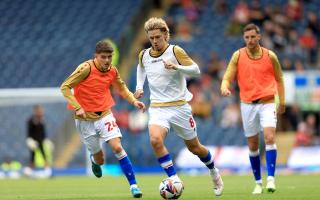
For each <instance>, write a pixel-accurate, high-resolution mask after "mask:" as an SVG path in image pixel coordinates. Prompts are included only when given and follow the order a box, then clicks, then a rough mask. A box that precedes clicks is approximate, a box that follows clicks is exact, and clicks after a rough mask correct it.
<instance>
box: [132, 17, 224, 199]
mask: <svg viewBox="0 0 320 200" xmlns="http://www.w3.org/2000/svg"><path fill="white" fill-rule="evenodd" d="M144 29H145V31H146V34H147V37H148V39H149V41H150V43H151V47H150V48H148V49H145V50H143V51H141V52H140V54H139V64H138V66H137V86H136V92H135V97H136V98H140V97H141V96H142V95H143V85H144V82H145V79H146V77H147V79H148V83H149V89H150V93H151V95H150V100H151V104H150V108H149V115H150V116H149V117H150V118H149V136H150V143H151V145H152V148H153V150H154V153H155V155H156V157H157V159H158V162H159V164H160V165H161V167H162V168H163V169H164V171H165V172H166V174H167V175H168V177H172V178H173V179H179V177H178V176H177V173H176V170H175V168H174V165H173V162H172V159H171V156H170V154H169V152H168V150H167V148H166V147H165V145H164V140H165V138H166V136H167V134H168V133H169V130H170V128H171V127H172V128H173V129H174V130H175V131H176V133H177V135H178V136H180V137H181V138H182V139H183V140H184V142H185V144H186V146H187V148H188V149H189V150H190V151H191V152H192V153H193V154H195V155H197V156H198V157H199V158H200V160H201V161H202V162H203V163H204V164H205V165H206V166H207V167H208V168H209V170H210V174H211V176H212V180H213V183H214V193H215V194H216V195H217V196H218V195H221V194H222V191H223V182H222V179H221V176H220V174H219V172H218V169H217V168H215V167H214V162H213V156H212V155H211V153H210V151H209V150H208V149H207V148H206V147H205V146H203V145H202V144H201V143H200V142H199V140H198V137H197V130H196V123H195V121H194V119H193V116H192V112H191V106H190V105H189V104H188V101H190V100H191V99H192V94H191V93H190V92H189V91H188V89H187V87H186V79H185V76H197V75H199V74H200V70H199V67H198V65H197V64H196V63H195V62H193V60H192V59H191V58H190V57H189V56H188V55H187V53H186V52H185V51H184V50H183V49H182V48H181V47H179V46H175V45H171V44H169V36H170V34H169V28H168V26H167V24H166V22H165V21H164V20H163V19H161V18H150V19H149V20H148V21H146V22H145V25H144Z"/></svg>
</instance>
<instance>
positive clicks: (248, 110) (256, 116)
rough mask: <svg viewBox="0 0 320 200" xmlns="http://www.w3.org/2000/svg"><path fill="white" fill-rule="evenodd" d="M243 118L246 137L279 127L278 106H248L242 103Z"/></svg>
mask: <svg viewBox="0 0 320 200" xmlns="http://www.w3.org/2000/svg"><path fill="white" fill-rule="evenodd" d="M241 116H242V123H243V129H244V133H245V136H246V137H251V136H254V135H256V134H257V133H259V132H260V130H261V129H262V128H266V127H274V128H276V125H277V114H276V104H275V103H268V104H247V103H241Z"/></svg>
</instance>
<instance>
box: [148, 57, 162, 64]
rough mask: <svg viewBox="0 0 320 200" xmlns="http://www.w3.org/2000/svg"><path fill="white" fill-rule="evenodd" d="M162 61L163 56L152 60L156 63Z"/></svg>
mask: <svg viewBox="0 0 320 200" xmlns="http://www.w3.org/2000/svg"><path fill="white" fill-rule="evenodd" d="M161 61H163V60H162V58H160V59H154V60H152V61H151V63H156V62H161Z"/></svg>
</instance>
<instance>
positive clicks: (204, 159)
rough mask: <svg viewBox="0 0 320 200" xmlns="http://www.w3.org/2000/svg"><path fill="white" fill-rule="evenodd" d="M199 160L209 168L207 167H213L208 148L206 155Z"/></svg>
mask: <svg viewBox="0 0 320 200" xmlns="http://www.w3.org/2000/svg"><path fill="white" fill-rule="evenodd" d="M199 158H200V157H199ZM200 160H201V161H202V162H203V163H204V164H205V165H206V166H207V167H208V168H209V169H213V168H214V162H213V159H212V155H211V153H210V151H209V150H208V155H207V156H206V157H204V158H200Z"/></svg>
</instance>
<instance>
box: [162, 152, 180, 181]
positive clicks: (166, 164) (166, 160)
mask: <svg viewBox="0 0 320 200" xmlns="http://www.w3.org/2000/svg"><path fill="white" fill-rule="evenodd" d="M158 162H159V164H160V165H161V167H162V168H163V169H164V171H165V172H166V173H167V175H168V177H170V176H173V175H176V174H177V173H176V170H175V168H174V166H173V163H172V159H171V156H170V154H166V155H164V156H162V157H160V158H158Z"/></svg>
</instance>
